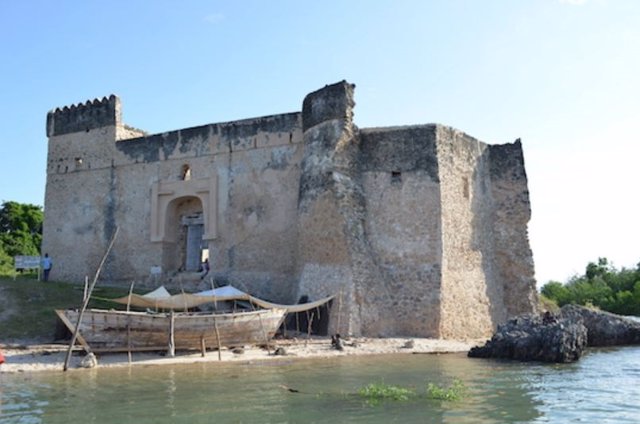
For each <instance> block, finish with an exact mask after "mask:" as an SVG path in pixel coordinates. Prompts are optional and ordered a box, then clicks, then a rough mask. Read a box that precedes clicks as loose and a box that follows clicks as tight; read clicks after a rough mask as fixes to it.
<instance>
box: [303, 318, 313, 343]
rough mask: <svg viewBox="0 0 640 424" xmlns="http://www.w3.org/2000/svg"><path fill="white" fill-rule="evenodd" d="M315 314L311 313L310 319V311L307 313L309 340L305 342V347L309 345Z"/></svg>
mask: <svg viewBox="0 0 640 424" xmlns="http://www.w3.org/2000/svg"><path fill="white" fill-rule="evenodd" d="M313 314H314V313H313V312H311V318H309V311H307V340H306V341H305V343H304V345H305V347H306V346H307V344H308V343H309V339H310V338H311V324H312V323H313Z"/></svg>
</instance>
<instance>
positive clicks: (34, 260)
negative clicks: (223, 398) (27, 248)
mask: <svg viewBox="0 0 640 424" xmlns="http://www.w3.org/2000/svg"><path fill="white" fill-rule="evenodd" d="M14 259H15V263H16V267H15V268H16V269H35V268H40V256H15V257H14Z"/></svg>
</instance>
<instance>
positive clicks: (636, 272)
mask: <svg viewBox="0 0 640 424" xmlns="http://www.w3.org/2000/svg"><path fill="white" fill-rule="evenodd" d="M540 293H541V294H542V295H543V296H544V297H545V298H547V299H549V300H551V301H553V302H556V303H557V304H558V305H559V306H564V305H566V304H569V303H573V304H577V305H592V306H594V307H597V308H600V309H602V310H605V311H608V312H613V313H616V314H620V315H640V264H638V265H637V267H636V269H625V268H622V269H620V270H618V269H616V268H614V267H613V266H612V265H610V264H609V261H608V260H607V259H606V258H599V259H598V261H597V262H590V263H589V264H588V265H587V267H586V269H585V273H584V275H582V276H575V277H573V278H571V279H570V280H569V281H568V282H566V283H565V284H562V283H559V282H557V281H549V282H548V283H547V284H545V285H544V286H543V287H542V289H541V290H540Z"/></svg>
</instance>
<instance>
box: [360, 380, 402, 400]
mask: <svg viewBox="0 0 640 424" xmlns="http://www.w3.org/2000/svg"><path fill="white" fill-rule="evenodd" d="M358 394H359V395H360V396H361V397H363V398H366V399H367V400H368V401H371V402H374V403H375V402H379V401H382V400H409V398H410V397H412V396H415V392H414V391H413V390H411V389H407V388H404V387H400V386H392V385H389V384H384V383H370V384H367V385H366V386H364V387H362V388H361V389H360V390H358Z"/></svg>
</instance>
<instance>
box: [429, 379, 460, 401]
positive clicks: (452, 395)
mask: <svg viewBox="0 0 640 424" xmlns="http://www.w3.org/2000/svg"><path fill="white" fill-rule="evenodd" d="M466 391H467V388H466V387H465V385H464V383H463V382H462V381H460V380H458V379H455V380H453V384H452V385H451V386H449V387H440V386H437V385H435V384H433V383H429V384H427V397H428V398H430V399H437V400H447V401H455V400H460V399H462V398H463V397H464V396H465V394H466Z"/></svg>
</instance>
